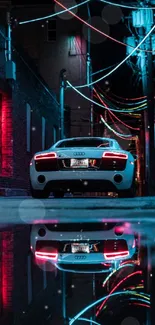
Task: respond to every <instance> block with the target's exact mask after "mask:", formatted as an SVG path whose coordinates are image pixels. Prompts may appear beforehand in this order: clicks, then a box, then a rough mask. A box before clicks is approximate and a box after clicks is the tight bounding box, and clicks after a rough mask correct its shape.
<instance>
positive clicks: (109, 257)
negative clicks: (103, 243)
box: [104, 251, 129, 260]
mask: <svg viewBox="0 0 155 325" xmlns="http://www.w3.org/2000/svg"><path fill="white" fill-rule="evenodd" d="M126 256H129V251H124V252H112V253H104V257H105V259H106V260H112V259H114V260H116V259H117V258H118V259H120V258H124V257H126Z"/></svg>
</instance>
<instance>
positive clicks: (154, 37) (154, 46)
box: [151, 34, 155, 55]
mask: <svg viewBox="0 0 155 325" xmlns="http://www.w3.org/2000/svg"><path fill="white" fill-rule="evenodd" d="M151 41H152V54H153V55H155V34H152V36H151Z"/></svg>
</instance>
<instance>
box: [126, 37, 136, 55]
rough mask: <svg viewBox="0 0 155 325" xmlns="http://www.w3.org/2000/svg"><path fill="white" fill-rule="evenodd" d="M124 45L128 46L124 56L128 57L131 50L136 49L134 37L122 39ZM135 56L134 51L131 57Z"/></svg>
mask: <svg viewBox="0 0 155 325" xmlns="http://www.w3.org/2000/svg"><path fill="white" fill-rule="evenodd" d="M124 43H126V44H127V45H128V46H127V47H126V54H127V55H129V54H130V53H131V52H132V51H133V49H134V48H135V47H136V41H135V37H134V36H129V37H125V38H124ZM135 55H137V53H136V51H135V52H134V53H133V54H132V56H135Z"/></svg>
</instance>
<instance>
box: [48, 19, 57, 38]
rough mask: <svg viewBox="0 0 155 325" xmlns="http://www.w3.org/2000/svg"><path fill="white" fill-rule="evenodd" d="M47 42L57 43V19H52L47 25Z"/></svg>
mask: <svg viewBox="0 0 155 325" xmlns="http://www.w3.org/2000/svg"><path fill="white" fill-rule="evenodd" d="M47 41H48V42H55V41H56V19H51V20H49V21H48V24H47Z"/></svg>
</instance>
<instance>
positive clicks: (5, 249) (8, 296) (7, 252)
mask: <svg viewBox="0 0 155 325" xmlns="http://www.w3.org/2000/svg"><path fill="white" fill-rule="evenodd" d="M1 263H2V264H1V265H2V308H3V310H7V311H9V310H12V293H13V233H12V232H11V231H6V232H3V233H2V262H1Z"/></svg>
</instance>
